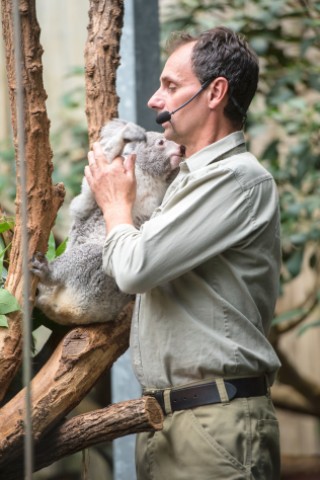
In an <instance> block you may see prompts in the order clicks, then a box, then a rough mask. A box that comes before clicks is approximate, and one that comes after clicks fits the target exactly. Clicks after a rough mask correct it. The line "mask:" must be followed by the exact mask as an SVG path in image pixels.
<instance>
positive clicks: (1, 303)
mask: <svg viewBox="0 0 320 480" xmlns="http://www.w3.org/2000/svg"><path fill="white" fill-rule="evenodd" d="M13 226H14V222H13V221H12V219H10V218H2V219H0V327H6V328H8V321H7V317H6V315H7V314H8V313H11V312H16V311H17V310H20V305H19V304H18V302H17V300H16V298H15V297H14V296H13V295H12V294H11V293H10V292H9V291H8V290H6V289H5V288H4V282H5V279H6V276H7V269H6V258H5V254H6V252H7V250H8V248H9V247H10V245H7V246H6V245H5V242H4V240H3V239H2V237H1V233H3V232H6V231H8V230H10V229H12V228H13Z"/></svg>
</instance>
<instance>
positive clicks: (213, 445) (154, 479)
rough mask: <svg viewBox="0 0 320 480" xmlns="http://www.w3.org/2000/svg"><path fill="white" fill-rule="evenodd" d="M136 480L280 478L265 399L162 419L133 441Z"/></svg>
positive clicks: (274, 424)
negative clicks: (158, 426)
mask: <svg viewBox="0 0 320 480" xmlns="http://www.w3.org/2000/svg"><path fill="white" fill-rule="evenodd" d="M136 465H137V478H138V480H279V478H280V451H279V428H278V421H277V418H276V415H275V411H274V407H273V404H272V402H271V399H270V398H269V397H255V398H253V397H251V398H238V399H235V400H232V401H230V402H227V403H219V404H215V405H207V406H203V407H197V408H194V409H190V410H183V411H180V412H175V413H173V414H172V415H167V416H166V417H165V420H164V428H163V430H162V431H160V432H156V433H149V432H146V433H141V434H139V435H138V437H137V448H136Z"/></svg>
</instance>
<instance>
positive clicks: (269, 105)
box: [162, 0, 320, 321]
mask: <svg viewBox="0 0 320 480" xmlns="http://www.w3.org/2000/svg"><path fill="white" fill-rule="evenodd" d="M319 18H320V1H319V0H315V1H309V0H277V2H273V3H272V2H270V1H269V0H251V1H250V2H248V1H247V0H224V1H217V0H178V1H175V2H173V1H167V2H166V3H165V5H164V6H163V8H162V20H163V23H162V25H163V29H162V36H163V39H164V38H166V37H167V36H168V34H169V33H170V32H171V31H173V30H176V29H178V30H180V29H185V30H187V31H189V32H190V33H198V32H199V31H202V30H204V29H207V28H211V27H214V26H217V25H221V24H224V25H226V26H229V27H230V28H233V29H234V30H236V31H238V32H240V33H242V34H244V35H245V36H246V38H247V39H248V41H249V43H250V44H251V45H252V47H253V48H254V50H255V51H256V52H257V54H258V55H259V58H260V70H261V75H260V84H259V89H258V93H257V95H256V98H255V100H254V103H253V105H252V106H251V113H249V116H248V122H247V126H246V129H247V135H248V140H250V148H251V149H252V151H253V152H254V153H256V155H257V156H258V158H260V159H261V160H262V162H263V163H264V164H265V166H266V167H267V168H268V169H269V170H270V171H271V172H272V174H273V176H274V178H275V180H276V182H277V185H278V189H279V195H280V209H281V224H282V225H281V226H282V246H283V271H282V283H285V282H288V281H290V280H292V279H293V278H294V277H295V276H297V275H298V274H299V273H300V270H301V265H302V259H303V253H304V250H305V246H306V245H307V243H308V242H317V243H319V240H320V20H319ZM317 263H319V258H318V259H315V261H314V265H312V267H313V268H316V267H317ZM277 321H280V319H277Z"/></svg>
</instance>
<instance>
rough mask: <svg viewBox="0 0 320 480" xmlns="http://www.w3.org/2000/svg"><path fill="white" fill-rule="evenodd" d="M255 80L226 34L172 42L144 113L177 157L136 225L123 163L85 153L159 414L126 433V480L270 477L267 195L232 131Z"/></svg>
mask: <svg viewBox="0 0 320 480" xmlns="http://www.w3.org/2000/svg"><path fill="white" fill-rule="evenodd" d="M257 81H258V61H257V58H256V56H255V54H254V53H253V52H252V51H251V50H250V49H249V47H248V45H247V43H246V42H245V41H244V40H243V39H241V38H239V36H237V35H236V34H235V33H234V32H232V31H230V30H228V29H226V28H223V27H220V28H215V29H212V30H209V31H208V32H205V33H203V34H201V35H200V36H199V37H197V38H193V37H191V36H189V35H182V36H180V37H179V38H177V39H175V41H174V43H173V44H172V46H171V54H170V56H169V58H168V60H167V63H166V65H165V67H164V69H163V72H162V75H161V78H160V88H159V89H158V90H157V92H156V93H155V94H154V95H153V96H152V98H151V99H150V100H149V103H148V105H149V107H150V108H153V109H154V110H155V111H156V112H157V113H158V122H160V123H163V128H164V134H165V137H166V138H167V139H170V140H174V141H176V142H177V143H180V144H182V145H184V146H185V149H186V160H185V161H183V162H182V163H181V168H180V173H179V175H178V177H177V178H176V179H175V180H174V182H173V183H172V184H171V185H170V187H169V189H168V191H167V193H166V196H165V198H164V200H163V203H162V205H161V206H160V207H159V208H158V209H157V210H156V211H155V212H154V215H153V217H152V218H151V219H150V221H148V222H146V223H145V224H144V225H143V226H142V228H141V230H140V231H138V230H136V229H135V228H134V227H133V226H132V218H131V208H132V203H133V201H134V195H135V187H134V170H133V169H134V158H133V157H130V158H129V159H128V160H126V161H125V162H123V161H122V160H121V159H120V158H119V159H116V160H115V162H113V164H112V165H107V166H106V165H105V163H104V159H103V155H102V151H101V148H100V147H99V145H98V144H95V145H94V147H93V152H90V153H89V155H88V158H89V167H86V176H87V179H88V181H89V184H90V186H91V188H92V190H93V192H94V194H95V196H96V200H97V202H98V204H99V205H100V207H101V209H102V211H103V213H104V218H105V222H106V226H107V230H108V232H109V233H108V237H107V240H106V244H105V248H104V254H103V255H104V258H103V261H104V267H105V271H106V272H107V273H108V274H110V275H112V276H114V278H115V280H116V282H117V283H118V285H119V287H120V289H122V290H124V291H126V292H130V293H137V294H140V295H138V296H137V301H136V312H135V315H134V318H133V323H132V329H131V349H132V356H133V365H134V369H135V372H136V375H137V378H138V379H139V381H140V383H141V385H142V387H143V389H144V392H145V394H150V395H153V396H155V397H156V398H157V399H158V401H159V403H160V405H161V406H162V409H163V411H164V414H165V420H164V429H163V431H161V432H157V433H143V434H140V435H139V437H138V441H137V472H138V479H139V480H147V479H148V480H149V479H150V480H151V479H153V480H164V479H168V480H177V479H183V480H209V479H210V480H212V479H215V480H223V479H228V480H240V479H258V480H277V479H279V468H280V467H279V432H278V424H277V419H276V417H275V413H274V409H273V406H272V402H271V399H270V396H269V392H268V385H270V384H271V383H272V382H273V380H274V376H275V373H276V370H277V369H278V367H279V361H278V359H277V357H276V355H275V353H274V351H273V349H272V347H271V346H270V344H269V342H268V340H267V338H266V336H267V333H268V330H269V327H270V322H271V319H272V315H273V310H274V305H275V301H276V297H277V292H278V277H279V265H280V248H279V215H278V200H277V193H276V187H275V185H274V182H273V179H272V177H271V176H270V174H269V173H268V172H267V171H266V170H265V169H264V168H263V167H262V166H261V165H260V164H259V163H258V161H257V160H256V158H255V157H254V156H253V155H251V154H250V153H249V152H247V150H246V146H245V140H244V135H243V132H242V131H241V129H242V124H243V122H244V119H245V115H246V111H247V109H248V107H249V104H250V102H251V100H252V97H253V96H254V93H255V91H256V86H257ZM190 99H192V100H191V101H190V102H188V100H190ZM183 105H184V106H183ZM179 107H181V108H179ZM165 112H166V113H165ZM170 112H171V113H170ZM159 114H160V116H159Z"/></svg>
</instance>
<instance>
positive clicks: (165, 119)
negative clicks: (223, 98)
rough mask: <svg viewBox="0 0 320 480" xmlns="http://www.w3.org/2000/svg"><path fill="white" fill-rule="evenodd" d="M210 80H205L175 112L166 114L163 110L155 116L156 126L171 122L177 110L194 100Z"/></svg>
mask: <svg viewBox="0 0 320 480" xmlns="http://www.w3.org/2000/svg"><path fill="white" fill-rule="evenodd" d="M211 81H212V79H211V78H210V79H209V80H207V81H206V82H204V83H203V84H202V85H201V88H200V89H199V90H198V91H197V92H196V93H195V94H194V95H193V96H192V97H191V98H189V100H187V101H186V102H184V103H183V104H182V105H180V107H178V108H176V109H175V110H173V111H172V112H168V111H167V110H165V111H164V112H161V113H159V114H158V115H157V116H156V122H157V123H158V125H162V123H165V122H168V121H169V120H171V116H172V115H173V114H174V113H176V112H178V110H181V108H183V107H185V106H186V105H188V104H189V103H190V102H192V100H193V99H194V98H196V97H197V96H198V95H199V94H200V93H201V92H202V91H203V90H204V89H205V88H207V86H208V85H209V84H210V83H211Z"/></svg>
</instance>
